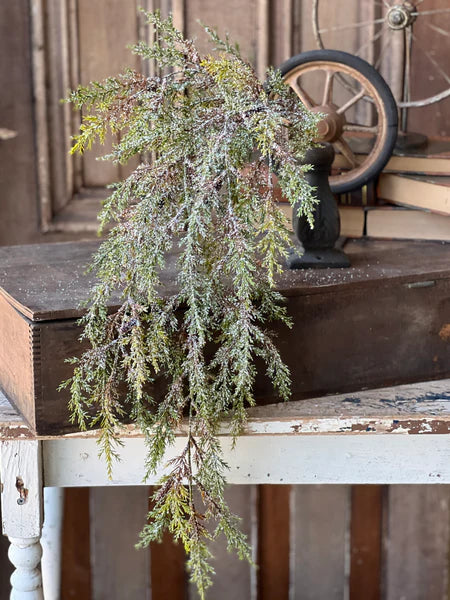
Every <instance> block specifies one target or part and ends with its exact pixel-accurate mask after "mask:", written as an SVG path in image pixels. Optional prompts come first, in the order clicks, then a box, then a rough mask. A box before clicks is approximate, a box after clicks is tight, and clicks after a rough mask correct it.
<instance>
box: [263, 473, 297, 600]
mask: <svg viewBox="0 0 450 600" xmlns="http://www.w3.org/2000/svg"><path fill="white" fill-rule="evenodd" d="M258 491H259V502H258V561H257V565H258V572H257V578H258V600H272V599H273V598H276V599H277V600H288V598H289V581H290V576H289V558H290V555H291V548H290V527H291V514H290V513H291V510H290V508H291V502H290V501H291V495H292V488H291V486H290V485H282V484H278V485H260V486H259V488H258Z"/></svg>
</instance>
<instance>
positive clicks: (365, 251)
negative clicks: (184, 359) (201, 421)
mask: <svg viewBox="0 0 450 600" xmlns="http://www.w3.org/2000/svg"><path fill="white" fill-rule="evenodd" d="M96 247H97V242H81V243H65V244H46V245H34V246H14V247H9V248H0V387H1V389H2V390H3V392H4V393H5V394H6V395H7V396H8V398H9V399H10V400H11V401H12V402H13V403H14V404H15V405H16V406H17V408H18V409H19V410H20V411H21V412H22V414H23V416H24V417H25V419H26V420H27V421H28V423H29V424H30V426H31V427H32V428H33V430H35V431H36V432H37V433H38V434H40V435H49V434H57V433H62V432H68V431H70V430H72V429H73V426H71V425H70V423H69V420H68V416H69V415H68V410H67V400H68V394H67V393H62V392H58V391H57V387H58V385H59V383H60V382H61V381H63V380H64V379H67V378H68V377H69V376H70V373H71V369H72V367H71V365H69V364H67V363H65V362H64V359H65V358H67V357H70V356H74V355H76V354H79V353H80V352H81V349H82V348H81V345H80V343H79V341H78V336H79V334H80V329H79V327H78V325H77V322H76V321H77V318H78V317H79V316H80V315H81V314H82V309H81V308H80V303H81V302H83V301H84V300H85V299H86V297H87V295H88V290H89V288H90V286H91V285H92V277H91V278H89V277H88V276H86V275H84V269H85V265H86V264H87V263H88V262H89V259H90V256H91V254H92V252H93V251H94V250H95V248H96ZM346 251H347V252H348V253H349V255H350V256H351V260H352V267H351V268H350V269H345V270H339V269H338V270H328V269H326V270H319V271H312V270H308V271H295V272H288V273H286V274H285V275H283V277H281V278H280V280H279V289H280V290H281V291H282V293H283V294H284V295H285V296H286V299H287V305H288V310H289V313H290V315H291V316H292V319H293V322H294V326H293V328H292V329H291V330H288V329H287V328H285V327H281V326H279V325H275V326H274V329H275V330H276V333H277V344H278V346H279V348H280V350H281V353H282V355H283V358H284V360H285V361H286V362H287V363H288V365H289V367H290V370H291V374H292V391H293V398H295V399H301V398H307V397H314V396H316V395H317V396H318V395H324V394H327V393H338V392H351V391H356V390H361V389H363V388H371V387H383V386H388V385H396V384H402V383H410V382H414V381H423V380H428V379H440V378H445V377H450V245H449V244H440V243H420V242H414V243H413V242H408V243H406V242H367V241H365V242H362V241H359V242H356V241H355V242H351V243H349V244H347V246H346ZM171 262H172V263H173V261H171ZM174 275H175V272H174V267H173V264H171V265H169V268H168V270H167V273H166V274H165V277H164V279H165V284H166V289H167V290H169V291H170V289H171V288H172V287H173V281H174V279H175V277H174ZM260 372H261V375H259V377H258V380H257V383H256V389H255V392H256V395H257V398H258V401H259V402H261V403H268V402H276V401H277V398H276V397H274V395H273V391H272V388H271V386H270V384H269V382H268V380H267V379H266V377H265V376H264V374H263V369H262V368H260ZM161 393H163V392H162V386H161V385H159V386H157V387H156V388H155V394H156V395H158V394H159V395H160V394H161Z"/></svg>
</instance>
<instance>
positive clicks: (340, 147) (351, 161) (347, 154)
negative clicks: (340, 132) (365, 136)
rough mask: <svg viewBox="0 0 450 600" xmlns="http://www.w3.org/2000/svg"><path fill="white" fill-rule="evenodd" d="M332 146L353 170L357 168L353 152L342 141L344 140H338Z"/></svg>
mask: <svg viewBox="0 0 450 600" xmlns="http://www.w3.org/2000/svg"><path fill="white" fill-rule="evenodd" d="M334 145H335V146H336V147H337V148H338V150H339V151H340V152H341V154H342V155H343V156H345V158H346V159H347V161H348V163H349V165H350V166H351V167H352V169H354V168H355V167H357V166H358V163H357V161H356V156H355V155H354V153H353V150H352V149H351V148H350V146H349V144H348V143H347V142H346V141H345V140H344V138H339V139H338V140H336V141H335V142H334Z"/></svg>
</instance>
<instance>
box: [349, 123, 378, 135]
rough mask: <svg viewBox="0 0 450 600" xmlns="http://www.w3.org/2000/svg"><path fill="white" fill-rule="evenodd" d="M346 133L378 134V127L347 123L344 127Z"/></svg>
mask: <svg viewBox="0 0 450 600" xmlns="http://www.w3.org/2000/svg"><path fill="white" fill-rule="evenodd" d="M343 129H344V131H354V132H360V133H378V127H377V126H376V125H373V126H371V125H359V124H358V123H346V124H345V125H344V127H343Z"/></svg>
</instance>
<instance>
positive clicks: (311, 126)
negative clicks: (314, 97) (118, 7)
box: [63, 13, 318, 598]
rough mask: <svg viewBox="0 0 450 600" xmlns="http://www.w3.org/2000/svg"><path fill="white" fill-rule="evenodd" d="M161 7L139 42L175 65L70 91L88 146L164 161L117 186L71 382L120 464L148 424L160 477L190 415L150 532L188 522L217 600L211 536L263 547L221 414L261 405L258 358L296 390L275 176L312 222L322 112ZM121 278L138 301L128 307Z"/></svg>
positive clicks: (181, 527)
mask: <svg viewBox="0 0 450 600" xmlns="http://www.w3.org/2000/svg"><path fill="white" fill-rule="evenodd" d="M146 17H147V20H148V23H149V25H150V26H152V27H154V29H155V30H156V36H155V39H156V40H158V41H157V42H156V43H155V44H153V45H152V46H148V45H146V44H144V43H143V42H140V43H139V44H137V45H136V46H134V47H133V49H132V50H133V52H134V53H136V54H138V55H140V56H141V57H142V58H144V59H148V60H151V61H155V62H156V63H157V64H158V66H159V67H160V69H161V72H162V73H163V74H162V75H161V76H158V77H145V76H143V75H142V74H140V73H137V72H135V71H132V70H127V71H126V72H125V73H123V74H122V75H119V76H117V77H110V78H108V79H106V80H105V81H103V82H101V83H100V82H94V83H91V84H90V85H89V86H87V87H82V86H80V87H79V88H78V89H77V90H76V91H74V92H72V94H71V95H70V98H69V101H70V102H72V103H73V104H74V106H75V107H76V108H78V109H83V113H84V117H83V123H82V125H81V130H80V133H79V135H78V136H76V138H75V143H74V146H73V148H72V151H73V152H84V151H85V150H88V149H89V148H90V147H91V146H92V144H93V143H94V142H97V141H99V142H100V143H102V142H103V141H104V139H105V136H106V134H107V133H108V132H112V133H113V134H120V136H119V138H120V141H119V142H117V143H116V144H115V146H114V148H113V150H112V152H111V154H110V155H109V156H108V157H107V158H109V159H111V160H113V161H115V162H119V163H124V162H126V161H127V160H128V159H129V158H130V157H132V156H135V155H140V156H144V157H145V156H151V157H152V160H151V161H148V162H143V163H142V164H141V165H140V166H139V167H138V168H137V169H136V170H135V171H134V172H133V173H132V174H131V175H130V176H129V177H128V178H127V179H126V180H124V181H122V182H120V183H117V184H115V185H114V186H113V190H112V193H111V195H110V197H109V198H108V199H107V200H106V201H105V203H104V206H103V210H102V211H101V214H100V216H99V218H100V221H101V227H102V228H103V227H104V226H105V225H106V224H108V223H112V229H111V231H110V233H109V234H108V236H107V238H106V240H105V241H104V242H103V243H102V245H101V247H100V249H99V250H98V252H97V253H96V255H95V257H94V259H93V263H92V266H91V268H92V269H93V270H94V271H95V273H96V275H97V277H98V283H97V284H96V286H95V287H94V289H93V290H92V296H91V303H90V306H89V308H88V310H87V313H86V315H85V316H84V317H83V319H82V324H83V327H84V332H83V336H82V337H83V338H85V339H87V340H89V342H90V349H89V350H88V351H86V352H85V353H84V354H83V355H82V356H81V358H79V359H74V360H73V363H74V372H73V377H72V378H71V379H70V380H69V381H67V382H65V383H64V384H63V386H65V387H69V388H70V392H71V401H70V409H71V411H72V419H73V422H76V423H78V425H79V426H80V427H81V428H82V429H85V428H88V427H98V428H100V430H101V435H100V439H99V443H100V448H101V454H102V455H103V456H104V457H105V459H106V463H107V465H108V470H109V473H110V474H111V472H112V465H113V462H114V459H115V458H117V457H118V450H119V449H118V444H119V436H120V426H121V422H123V420H124V417H125V415H129V414H131V416H132V418H133V419H134V421H135V422H136V423H138V424H139V426H140V427H141V428H142V431H143V432H144V434H145V436H146V443H147V448H148V454H147V457H146V465H147V470H148V474H152V473H154V472H155V471H156V469H158V467H160V465H161V461H162V460H163V457H164V453H165V450H166V449H167V447H168V446H170V445H171V444H173V442H174V439H175V432H176V430H177V428H178V427H179V426H180V424H181V423H182V421H183V422H185V421H187V426H186V427H187V432H188V434H187V442H186V446H185V448H184V450H183V452H182V453H181V454H180V456H178V457H177V458H175V459H174V460H172V461H171V462H170V464H169V465H167V468H166V471H165V472H166V473H167V474H166V475H164V477H163V478H162V480H161V481H160V487H159V489H158V491H157V492H156V493H155V496H154V508H153V510H152V511H151V513H150V515H149V522H148V524H147V525H146V526H145V527H144V529H143V531H142V534H141V542H140V544H141V545H147V544H149V543H150V542H151V541H153V540H159V539H161V535H162V533H163V531H164V530H165V529H168V530H169V531H171V532H172V533H173V535H174V537H175V539H177V540H179V541H181V543H182V544H183V545H184V547H185V549H186V552H187V554H188V563H189V568H190V572H191V577H192V580H193V581H194V582H195V583H196V585H197V588H198V591H199V594H200V597H201V598H204V597H205V590H206V589H207V588H208V587H209V586H210V585H211V577H212V575H213V567H212V566H211V560H210V559H211V553H210V550H209V546H208V542H209V540H210V539H212V538H215V537H216V536H217V535H219V534H221V533H223V534H225V536H226V538H227V541H228V545H229V548H230V550H236V551H237V553H238V555H239V556H240V557H241V558H245V559H248V560H250V556H251V552H250V548H249V546H248V544H247V541H246V539H245V536H244V535H243V534H242V533H241V531H240V529H239V519H238V518H237V517H236V516H235V515H233V514H232V513H231V512H230V510H229V508H228V506H227V504H226V502H225V500H224V488H225V477H226V472H227V464H226V463H225V461H224V459H223V455H222V450H221V446H220V443H219V437H218V435H219V428H220V425H221V423H222V421H223V420H224V419H225V420H228V421H229V423H230V427H231V431H232V434H233V435H234V436H237V435H238V434H239V433H240V432H241V431H242V428H243V427H244V425H245V422H246V408H247V407H248V406H252V405H254V403H255V400H254V396H253V384H254V380H255V375H256V372H255V364H254V361H255V358H258V359H262V361H263V362H264V363H265V364H266V367H267V372H268V375H269V376H270V378H271V380H272V382H273V385H274V388H275V391H276V393H277V394H278V395H279V396H280V397H281V398H284V399H287V398H288V397H289V386H290V378H289V372H288V369H287V367H286V366H285V365H284V364H283V362H282V360H281V358H280V355H279V353H278V350H277V348H276V346H275V344H274V342H273V340H272V338H271V335H270V332H269V331H268V329H269V327H270V322H271V321H273V320H274V319H276V320H281V321H283V322H285V323H286V325H289V319H288V317H287V315H286V311H285V307H284V306H283V301H282V298H281V297H280V294H279V293H278V292H277V291H276V289H275V287H274V283H275V279H276V276H277V273H279V272H280V271H281V270H282V264H283V262H284V257H285V255H286V247H287V244H288V242H289V234H288V223H287V222H286V219H285V217H284V216H283V214H282V213H281V211H280V210H279V209H278V207H277V205H276V203H275V202H274V198H273V179H272V172H274V171H276V173H277V176H278V179H279V183H280V186H281V188H282V191H283V193H284V195H285V197H286V198H287V199H288V200H289V201H290V202H291V203H292V204H294V202H297V201H299V200H300V204H299V213H300V214H301V215H304V216H306V217H307V218H308V219H309V221H310V222H311V223H312V218H313V217H312V214H313V208H314V202H315V201H316V200H315V199H314V197H313V194H312V191H311V189H310V188H309V186H308V185H307V183H306V181H305V179H304V176H303V174H304V173H303V172H304V167H301V166H299V161H300V160H301V159H302V157H303V155H304V153H305V151H306V150H307V149H308V148H309V147H310V146H311V144H312V141H311V140H312V139H313V138H314V136H315V134H316V124H317V120H318V117H317V115H313V114H311V113H309V112H308V111H306V110H305V109H304V107H303V106H302V105H301V104H300V103H299V101H298V99H297V98H296V96H295V95H294V94H293V93H292V92H291V91H290V90H289V88H288V87H287V86H286V85H285V84H284V83H283V81H282V78H281V76H280V74H279V73H278V72H276V71H274V70H270V71H269V72H268V78H267V81H266V83H265V85H264V86H263V85H262V84H261V83H260V82H259V81H258V79H257V78H256V76H255V73H254V71H253V69H252V68H251V66H250V65H248V64H247V63H246V62H244V61H243V60H242V59H241V57H240V55H239V51H238V49H237V48H236V47H235V46H233V45H231V44H230V43H229V41H228V40H225V41H222V40H221V39H219V38H218V36H217V35H216V33H215V32H214V31H211V30H209V29H208V28H206V29H207V31H208V33H209V34H210V37H211V39H212V41H213V44H214V45H215V53H214V55H212V54H211V55H205V56H202V55H200V54H199V52H198V51H197V49H196V48H195V46H194V44H193V42H192V41H189V40H185V39H183V36H182V35H181V33H180V32H179V31H177V29H175V28H174V26H173V23H172V20H171V18H168V19H166V20H162V19H161V18H160V16H159V14H158V13H147V14H146ZM169 255H170V256H176V257H177V258H176V261H177V262H176V265H177V268H176V272H177V276H176V282H175V283H176V289H175V291H174V289H173V288H171V291H170V290H168V289H167V286H164V284H163V282H162V281H161V274H162V273H163V272H164V270H165V268H166V267H167V261H168V256H169ZM117 291H119V292H120V296H121V306H120V308H119V309H118V310H117V311H116V312H114V313H113V314H111V313H110V311H108V302H109V300H110V297H111V294H112V293H113V292H115V293H117ZM156 377H164V378H165V381H166V382H167V392H166V394H165V396H164V398H163V399H162V401H160V402H159V403H156V402H155V400H154V399H153V398H152V396H151V384H152V382H153V381H154V380H155V378H156ZM93 412H94V415H95V416H94V417H92V416H91V415H92V413H93ZM194 489H197V490H198V491H199V493H196V494H194ZM198 498H200V500H198Z"/></svg>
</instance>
